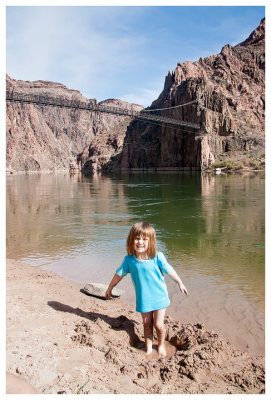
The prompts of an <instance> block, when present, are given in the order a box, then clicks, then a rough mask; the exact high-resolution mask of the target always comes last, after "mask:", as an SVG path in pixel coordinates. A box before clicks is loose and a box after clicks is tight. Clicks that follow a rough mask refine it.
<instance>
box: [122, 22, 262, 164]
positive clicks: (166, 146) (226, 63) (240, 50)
mask: <svg viewBox="0 0 271 400" xmlns="http://www.w3.org/2000/svg"><path fill="white" fill-rule="evenodd" d="M264 72H265V20H264V19H263V20H262V21H261V23H260V25H259V27H258V28H257V29H255V30H254V31H253V32H252V33H251V35H250V36H249V38H248V39H247V40H245V41H244V42H242V43H240V44H238V45H237V46H234V47H232V46H230V45H226V46H224V47H223V48H222V50H221V52H220V53H219V54H218V55H212V56H210V57H208V58H204V59H202V58H201V59H199V61H197V62H194V63H192V62H189V61H186V62H185V63H183V64H180V63H178V65H177V68H176V69H175V71H174V72H172V71H169V73H168V75H167V77H166V79H165V85H164V90H163V91H162V93H161V94H160V96H159V97H158V99H157V100H155V101H154V102H153V103H152V105H151V107H150V109H161V108H168V107H176V106H178V105H180V104H185V103H189V102H191V101H192V100H197V101H198V102H197V104H190V105H187V106H184V107H179V108H173V109H171V110H164V111H160V113H161V115H164V116H170V117H173V118H176V119H181V120H185V121H189V122H195V123H199V124H200V125H201V127H202V129H201V131H200V132H198V133H196V134H195V133H192V132H182V131H180V130H176V129H172V128H166V127H162V126H161V127H160V126H155V125H153V126H152V125H150V124H146V123H142V122H134V123H132V124H131V125H130V126H129V128H128V131H127V135H126V137H125V140H124V146H123V151H122V154H121V157H120V159H119V161H118V168H120V169H138V168H139V169H145V168H155V169H167V168H168V169H174V168H178V169H183V168H184V169H185V168H188V169H204V168H207V167H208V166H209V165H210V163H212V162H214V161H215V160H216V158H217V156H218V155H219V154H221V153H223V152H230V151H237V150H245V151H249V150H253V149H257V148H262V149H264V120H265V76H264Z"/></svg>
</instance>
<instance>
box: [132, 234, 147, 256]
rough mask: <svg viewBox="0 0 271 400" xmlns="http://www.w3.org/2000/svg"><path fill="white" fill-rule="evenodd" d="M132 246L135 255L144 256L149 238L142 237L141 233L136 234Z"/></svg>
mask: <svg viewBox="0 0 271 400" xmlns="http://www.w3.org/2000/svg"><path fill="white" fill-rule="evenodd" d="M134 246H135V253H136V256H137V257H143V256H146V255H147V250H148V248H149V238H148V237H147V236H145V237H143V236H142V235H140V236H136V238H135V240H134Z"/></svg>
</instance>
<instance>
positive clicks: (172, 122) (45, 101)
mask: <svg viewBox="0 0 271 400" xmlns="http://www.w3.org/2000/svg"><path fill="white" fill-rule="evenodd" d="M6 101H7V102H18V103H31V104H37V105H41V106H53V107H64V108H71V109H76V110H88V111H91V112H99V113H108V114H116V115H124V116H127V117H131V118H134V119H138V120H142V121H146V122H150V123H154V124H158V125H165V126H169V127H175V128H177V129H181V130H186V131H187V130H188V131H192V132H196V131H198V130H199V129H200V128H201V127H200V125H199V124H195V123H192V122H188V121H182V120H179V119H174V118H170V117H167V116H162V115H155V114H154V112H159V113H160V114H161V111H164V110H171V109H176V108H179V107H184V106H188V105H192V104H195V103H197V102H198V101H197V100H193V101H190V102H188V103H185V104H180V105H177V106H174V107H167V108H160V109H143V110H141V111H137V110H135V109H134V108H133V106H132V107H131V108H129V109H128V108H122V107H114V106H106V105H101V104H97V103H96V102H94V101H93V100H89V102H83V101H80V100H75V99H71V100H68V99H63V98H60V99H58V98H55V97H47V96H41V95H30V94H24V93H15V92H13V91H12V92H11V91H6Z"/></svg>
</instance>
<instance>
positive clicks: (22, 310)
mask: <svg viewBox="0 0 271 400" xmlns="http://www.w3.org/2000/svg"><path fill="white" fill-rule="evenodd" d="M6 278H7V283H6V295H7V301H6V306H7V324H6V328H7V340H6V346H7V354H6V364H7V365H6V370H7V372H8V373H9V374H12V376H13V377H14V379H15V378H21V379H23V380H24V381H26V382H28V383H29V384H30V385H32V387H33V388H34V390H35V391H36V392H37V393H40V394H41V393H42V394H57V393H63V394H76V393H77V392H78V391H79V392H80V394H103V393H104V394H118V393H119V394H120V393H121V394H124V393H127V394H128V393H129V394H154V393H156V394H157V393H160V394H169V393H171V394H181V393H187V394H188V393H194V394H197V393H199V394H200V393H216V394H218V393H219V394H220V393H221V394H222V393H236V394H237V393H242V394H244V393H264V379H265V378H264V377H265V371H264V358H263V357H261V356H259V357H252V356H250V355H249V354H248V353H246V352H241V351H239V350H236V348H234V346H232V344H230V343H229V342H226V341H225V340H223V339H222V338H221V337H220V335H218V334H217V333H215V332H211V331H209V330H208V327H205V326H204V324H203V323H204V321H199V322H198V323H196V324H193V325H192V324H181V323H180V322H179V321H176V320H174V319H173V318H171V317H170V316H166V320H165V324H166V330H167V337H166V338H167V345H168V349H169V352H170V354H169V357H168V358H166V359H160V360H159V359H158V358H157V356H156V355H157V351H156V347H155V346H154V350H153V357H152V358H151V359H146V358H145V352H144V343H143V326H142V322H141V315H140V314H139V313H137V312H136V311H135V307H134V306H131V305H129V304H124V303H123V302H122V301H121V299H118V300H111V301H105V300H102V299H98V298H95V297H91V296H87V295H85V294H84V293H83V292H82V291H80V290H81V289H82V288H83V286H82V284H79V283H75V282H72V281H68V280H66V279H64V278H62V277H60V276H58V275H56V274H54V273H51V272H50V273H49V272H47V271H44V270H42V269H41V268H40V267H33V266H29V265H27V264H25V263H23V262H21V261H16V260H10V259H9V260H7V273H6ZM22 278H23V279H22ZM10 378H11V377H10V375H9V378H8V379H7V384H8V383H9V382H10ZM18 382H20V381H19V380H18ZM86 382H87V384H86V385H85V386H84V388H82V386H83V385H84V384H85V383H86ZM13 390H15V392H14V391H13V392H12V393H20V392H19V390H20V384H19V383H17V384H13ZM16 390H17V391H16ZM28 390H30V389H28ZM8 393H10V392H8ZM26 393H30V391H28V392H26Z"/></svg>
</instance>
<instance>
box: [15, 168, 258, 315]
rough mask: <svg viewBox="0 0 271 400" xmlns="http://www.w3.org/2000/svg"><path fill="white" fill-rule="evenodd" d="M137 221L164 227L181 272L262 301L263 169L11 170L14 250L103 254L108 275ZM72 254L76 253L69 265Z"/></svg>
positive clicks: (160, 230)
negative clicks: (106, 173)
mask: <svg viewBox="0 0 271 400" xmlns="http://www.w3.org/2000/svg"><path fill="white" fill-rule="evenodd" d="M138 220H147V221H148V222H150V223H151V224H153V225H154V226H155V228H156V230H157V236H158V242H159V248H160V249H161V250H162V251H164V252H165V253H166V255H167V256H168V258H169V260H170V262H171V263H172V264H173V265H174V267H175V268H176V269H179V270H180V271H181V274H182V276H185V277H188V278H193V277H195V276H202V277H204V278H206V277H208V279H209V280H210V279H211V280H213V282H214V283H215V284H218V285H221V288H222V289H221V290H225V285H227V290H228V291H235V290H241V291H242V292H243V293H244V294H245V295H246V296H247V297H248V298H250V299H251V300H252V301H253V302H254V304H257V306H258V307H260V309H262V310H263V307H264V176H263V175H261V174H256V175H248V176H236V175H234V176H222V175H219V176H211V175H206V176H204V175H201V174H199V173H171V174H169V173H168V174H151V173H149V174H140V173H138V174H127V175H121V176H113V177H99V176H93V177H90V178H87V177H82V176H81V175H76V176H74V177H70V175H69V174H56V175H28V176H11V177H7V256H8V257H10V258H24V259H26V260H32V261H33V263H34V264H35V263H36V264H38V265H40V264H41V263H43V264H45V263H48V262H51V263H52V262H54V263H55V265H56V268H57V265H60V263H61V264H62V265H63V268H68V267H67V265H70V266H69V268H73V267H72V265H75V264H76V265H77V267H76V268H77V269H78V271H80V268H81V269H83V268H84V266H85V268H87V265H88V264H89V261H87V260H90V259H92V260H94V259H95V265H99V266H100V267H99V268H100V269H101V265H102V269H103V270H105V269H109V268H110V271H109V272H108V276H109V275H110V274H111V270H112V264H113V265H114V266H115V265H116V264H117V263H119V262H120V260H121V258H122V256H123V254H124V252H125V240H126V236H127V233H128V231H129V229H130V226H131V225H132V224H133V223H134V222H135V221H138ZM80 257H81V258H80ZM68 259H71V260H74V261H75V262H73V263H72V262H71V263H70V264H69V263H68V264H67V263H66V267H64V264H65V260H68ZM82 260H84V261H82ZM57 263H58V264H57ZM92 271H96V269H95V267H93V269H92ZM100 273H101V272H100ZM77 274H78V272H77ZM104 276H106V277H107V272H106V273H105V274H104ZM106 279H107V278H106Z"/></svg>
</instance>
